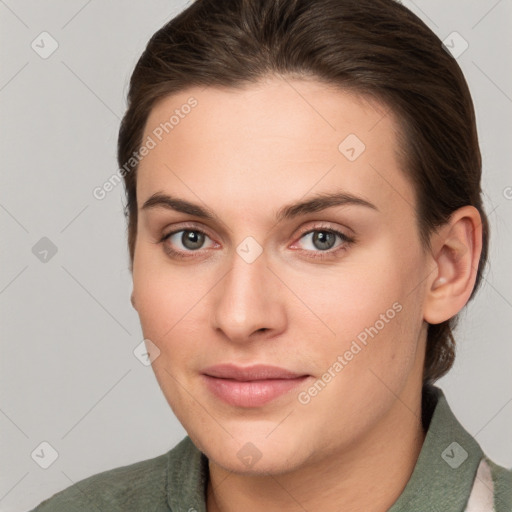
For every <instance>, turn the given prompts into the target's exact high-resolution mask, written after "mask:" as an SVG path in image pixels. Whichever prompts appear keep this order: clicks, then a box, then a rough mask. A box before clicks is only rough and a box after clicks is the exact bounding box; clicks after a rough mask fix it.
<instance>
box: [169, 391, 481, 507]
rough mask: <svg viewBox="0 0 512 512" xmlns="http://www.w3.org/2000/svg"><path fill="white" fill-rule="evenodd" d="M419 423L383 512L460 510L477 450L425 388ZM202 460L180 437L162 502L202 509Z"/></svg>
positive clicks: (438, 397)
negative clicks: (420, 433) (421, 437)
mask: <svg viewBox="0 0 512 512" xmlns="http://www.w3.org/2000/svg"><path fill="white" fill-rule="evenodd" d="M422 421H423V424H424V426H425V428H426V429H428V430H427V434H426V437H425V441H424V443H423V446H422V448H421V451H420V455H419V457H418V460H417V461H416V465H415V467H414V470H413V473H412V475H411V477H410V478H409V481H408V482H407V484H406V486H405V487H404V490H403V491H402V493H401V494H400V496H399V497H398V499H397V501H396V502H395V503H394V504H393V506H392V507H391V508H390V509H389V511H388V512H410V511H411V510H424V509H425V505H426V504H428V506H429V510H431V511H433V512H438V511H439V512H442V511H443V510H453V511H454V512H456V511H457V512H459V511H460V512H463V511H464V510H465V506H466V503H467V501H468V498H469V495H470V493H471V489H472V487H473V483H474V480H475V475H476V472H477V470H478V465H479V462H480V460H481V459H482V457H483V455H484V454H483V452H482V449H481V448H480V446H479V445H478V443H477V442H476V441H475V439H474V438H473V437H472V436H471V435H470V434H469V433H468V432H467V431H466V430H465V429H464V427H463V426H462V425H461V424H460V423H459V421H458V420H457V418H456V417H455V416H454V414H453V412H452V411H451V409H450V407H449V405H448V402H447V400H446V397H445V395H444V393H443V391H442V390H441V389H440V388H438V387H436V386H432V385H431V386H425V387H424V389H423V395H422ZM208 473H209V469H208V459H207V458H206V456H205V455H204V454H203V453H202V452H201V451H199V450H198V449H197V448H196V446H195V445H194V444H193V443H192V440H191V439H190V437H188V436H186V437H185V438H184V439H183V440H182V441H181V442H180V443H179V444H177V445H176V446H175V447H174V448H173V449H172V450H171V451H170V452H169V458H168V467H167V475H168V478H167V501H168V504H169V506H170V508H171V510H172V511H173V512H174V511H176V512H177V511H191V512H205V511H206V505H205V496H206V489H207V484H208Z"/></svg>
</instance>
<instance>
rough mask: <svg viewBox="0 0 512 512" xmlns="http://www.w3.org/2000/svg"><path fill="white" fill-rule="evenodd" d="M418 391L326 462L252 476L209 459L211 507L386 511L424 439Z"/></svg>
mask: <svg viewBox="0 0 512 512" xmlns="http://www.w3.org/2000/svg"><path fill="white" fill-rule="evenodd" d="M415 393H416V395H415V396H413V397H409V399H407V398H406V397H401V398H397V400H396V402H395V403H394V405H393V407H392V408H391V409H390V410H389V411H388V413H387V414H386V415H385V416H384V417H383V418H382V419H381V421H380V422H379V423H378V424H377V425H376V426H375V428H373V429H372V430H371V431H370V432H369V433H368V435H366V436H365V437H364V439H360V440H358V441H357V443H354V445H353V446H351V447H349V449H348V450H347V449H343V451H336V452H333V453H332V454H331V455H330V457H329V458H328V459H324V460H322V462H321V465H319V464H315V465H309V466H303V467H301V468H298V469H295V470H293V471H289V472H286V473H280V474H276V475H263V476H262V475H256V476H253V475H244V474H237V473H232V472H230V471H227V470H225V469H224V468H222V467H220V466H218V465H217V464H215V463H214V462H212V461H211V460H210V462H209V473H210V477H209V481H208V489H207V510H208V512H235V511H239V510H244V511H245V512H262V511H265V512H274V511H280V512H287V511H292V510H293V511H296V510H322V512H335V511H339V510H343V512H362V511H364V512H385V511H387V510H388V509H389V508H390V507H391V506H392V505H393V503H394V502H395V501H396V500H397V499H398V497H399V496H400V494H401V493H402V491H403V489H404V488H405V485H406V484H407V482H408V480H409V478H410V476H411V474H412V472H413V470H414V466H415V464H416V461H417V459H418V456H419V453H420V451H421V447H422V445H423V442H424V440H425V432H424V430H423V427H422V423H421V392H420V393H417V390H415ZM404 399H405V400H404Z"/></svg>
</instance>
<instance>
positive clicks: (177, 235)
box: [160, 229, 210, 258]
mask: <svg viewBox="0 0 512 512" xmlns="http://www.w3.org/2000/svg"><path fill="white" fill-rule="evenodd" d="M206 238H208V239H210V237H209V236H208V235H207V234H206V233H205V232H204V231H201V230H200V229H180V230H178V231H171V233H168V234H166V235H164V236H163V237H162V239H161V240H160V242H162V243H163V244H164V248H165V251H166V252H167V254H169V255H170V256H172V257H176V258H189V257H191V256H193V255H191V256H188V255H187V254H186V253H187V252H188V253H194V252H198V250H199V249H202V248H203V245H204V242H205V239H206ZM180 246H181V247H180ZM173 247H177V248H178V249H177V250H176V249H174V248H173Z"/></svg>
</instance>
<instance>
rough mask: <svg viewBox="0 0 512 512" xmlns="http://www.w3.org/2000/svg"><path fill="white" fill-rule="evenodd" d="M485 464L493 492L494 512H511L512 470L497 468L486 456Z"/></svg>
mask: <svg viewBox="0 0 512 512" xmlns="http://www.w3.org/2000/svg"><path fill="white" fill-rule="evenodd" d="M484 460H485V462H487V465H488V466H489V468H490V473H491V477H492V485H493V490H494V509H495V510H496V512H510V511H511V510H512V468H510V469H507V468H505V467H503V466H499V465H498V464H496V463H495V462H493V461H492V460H490V459H489V458H488V457H487V456H484Z"/></svg>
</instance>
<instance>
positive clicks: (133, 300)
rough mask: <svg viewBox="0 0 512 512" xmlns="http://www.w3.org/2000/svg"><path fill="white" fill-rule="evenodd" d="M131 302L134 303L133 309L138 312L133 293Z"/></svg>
mask: <svg viewBox="0 0 512 512" xmlns="http://www.w3.org/2000/svg"><path fill="white" fill-rule="evenodd" d="M130 301H131V303H132V306H133V309H135V310H136V311H137V306H136V305H135V296H134V294H133V292H132V295H131V297H130Z"/></svg>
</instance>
